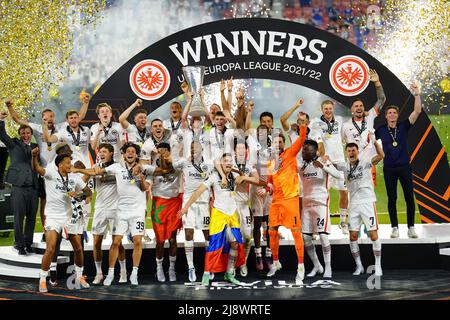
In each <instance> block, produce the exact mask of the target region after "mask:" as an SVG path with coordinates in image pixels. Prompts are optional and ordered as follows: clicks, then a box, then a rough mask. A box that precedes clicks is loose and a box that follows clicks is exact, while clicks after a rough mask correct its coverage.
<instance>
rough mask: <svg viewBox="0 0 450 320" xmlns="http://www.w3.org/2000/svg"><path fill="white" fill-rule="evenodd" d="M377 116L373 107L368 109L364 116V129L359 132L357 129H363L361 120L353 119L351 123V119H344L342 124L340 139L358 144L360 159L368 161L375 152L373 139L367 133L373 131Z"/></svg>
mask: <svg viewBox="0 0 450 320" xmlns="http://www.w3.org/2000/svg"><path fill="white" fill-rule="evenodd" d="M376 117H377V112H376V111H375V109H374V108H372V109H370V110H369V115H368V116H367V117H365V118H364V122H365V124H364V131H362V132H361V134H360V133H359V131H358V128H359V130H361V129H363V128H362V127H363V121H355V123H356V126H358V128H356V127H355V124H354V123H353V121H352V119H350V120H348V121H346V122H345V123H344V124H343V126H342V140H343V141H344V142H345V143H350V142H354V143H356V144H357V145H358V150H359V158H360V159H362V160H366V161H370V160H371V159H372V157H373V156H375V155H376V154H377V151H376V149H375V146H374V141H373V140H372V139H371V138H370V135H369V133H370V132H374V123H375V118H376Z"/></svg>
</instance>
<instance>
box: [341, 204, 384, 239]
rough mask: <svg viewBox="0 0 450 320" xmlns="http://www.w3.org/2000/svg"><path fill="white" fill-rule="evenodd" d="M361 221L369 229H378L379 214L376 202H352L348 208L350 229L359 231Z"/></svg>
mask: <svg viewBox="0 0 450 320" xmlns="http://www.w3.org/2000/svg"><path fill="white" fill-rule="evenodd" d="M361 223H364V224H365V225H366V229H367V230H368V231H375V230H378V216H377V209H376V206H375V202H367V203H358V204H351V203H350V206H349V208H348V224H349V230H350V231H356V232H359V230H360V229H361Z"/></svg>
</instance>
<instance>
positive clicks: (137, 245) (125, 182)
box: [74, 142, 156, 287]
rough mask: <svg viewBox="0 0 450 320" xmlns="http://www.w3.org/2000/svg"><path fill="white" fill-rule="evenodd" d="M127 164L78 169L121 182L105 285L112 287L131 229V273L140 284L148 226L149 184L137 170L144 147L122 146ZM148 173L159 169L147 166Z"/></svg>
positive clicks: (135, 283)
mask: <svg viewBox="0 0 450 320" xmlns="http://www.w3.org/2000/svg"><path fill="white" fill-rule="evenodd" d="M121 150H122V154H123V159H124V163H123V164H120V163H114V164H112V165H110V166H107V167H105V168H93V169H89V170H80V169H75V170H74V171H75V172H79V173H83V174H87V175H105V174H113V175H115V178H116V183H117V193H118V202H117V219H116V220H115V223H114V227H113V232H112V234H113V242H112V244H111V249H110V251H109V270H108V275H107V277H106V279H105V281H104V282H103V285H105V286H110V285H111V283H112V281H113V280H114V266H115V265H116V260H117V256H118V254H119V247H120V246H121V244H122V238H123V236H124V235H125V234H126V233H127V231H128V230H130V231H131V236H132V238H133V271H132V273H131V276H130V282H131V286H132V287H136V286H137V285H138V270H139V264H140V261H141V256H142V237H143V235H144V229H145V210H146V199H145V190H147V189H148V187H149V183H148V182H147V181H146V180H145V176H144V175H143V174H142V173H139V174H136V171H135V172H133V169H134V168H135V167H136V166H137V164H138V156H139V153H140V151H141V150H140V148H139V146H138V145H136V144H134V143H131V142H127V143H125V144H124V145H123V146H122V149H121ZM147 170H148V173H155V171H156V168H152V170H150V168H148V169H147ZM150 171H152V172H150Z"/></svg>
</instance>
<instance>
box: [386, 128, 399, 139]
mask: <svg viewBox="0 0 450 320" xmlns="http://www.w3.org/2000/svg"><path fill="white" fill-rule="evenodd" d="M388 131H389V134H390V135H391V138H392V142H397V127H395V128H394V135H392V131H391V128H389V127H388Z"/></svg>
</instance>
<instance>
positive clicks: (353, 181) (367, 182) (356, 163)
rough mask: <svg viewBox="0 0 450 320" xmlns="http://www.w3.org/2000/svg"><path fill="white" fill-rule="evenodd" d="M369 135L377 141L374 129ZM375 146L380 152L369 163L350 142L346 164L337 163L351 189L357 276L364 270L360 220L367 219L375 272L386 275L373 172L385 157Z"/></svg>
mask: <svg viewBox="0 0 450 320" xmlns="http://www.w3.org/2000/svg"><path fill="white" fill-rule="evenodd" d="M370 138H371V139H373V141H375V136H374V134H373V132H372V133H371V137H370ZM374 146H375V149H376V152H377V154H376V155H375V156H374V157H373V158H372V159H371V161H370V162H369V161H367V160H363V159H360V158H359V151H358V145H357V144H356V143H352V142H351V143H349V144H347V145H346V147H345V150H346V154H347V159H348V161H347V163H346V164H340V165H337V166H336V167H337V169H338V170H340V171H344V173H345V176H346V178H347V185H348V190H349V191H350V208H349V209H350V210H349V216H348V218H349V225H350V250H351V252H352V255H353V258H354V259H355V262H356V270H355V272H354V273H353V274H354V275H360V274H362V273H363V272H364V267H363V265H362V263H361V256H360V253H359V246H358V232H359V230H360V227H361V220H362V221H363V222H364V224H365V226H366V228H367V230H369V236H370V239H371V240H372V247H373V255H374V256H375V275H376V276H382V275H383V271H382V269H381V242H380V240H379V239H378V232H377V230H378V217H377V211H376V207H375V202H376V196H375V191H374V186H373V181H372V174H371V172H372V166H375V165H377V164H378V163H379V162H380V161H381V160H382V159H383V158H384V153H383V150H382V149H381V147H380V145H379V144H378V143H377V142H376V141H375V143H374Z"/></svg>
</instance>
